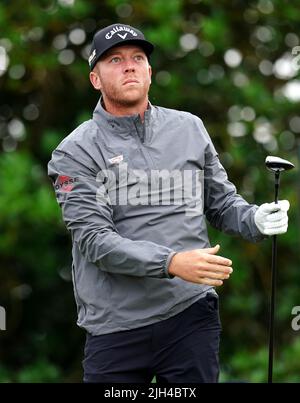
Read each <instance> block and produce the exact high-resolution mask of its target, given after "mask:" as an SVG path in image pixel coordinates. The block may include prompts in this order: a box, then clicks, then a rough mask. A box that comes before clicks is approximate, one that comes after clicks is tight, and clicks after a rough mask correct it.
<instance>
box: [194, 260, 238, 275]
mask: <svg viewBox="0 0 300 403" xmlns="http://www.w3.org/2000/svg"><path fill="white" fill-rule="evenodd" d="M198 270H199V272H202V271H204V273H205V272H214V273H217V274H219V275H220V274H231V273H232V272H233V269H232V267H231V266H230V267H229V266H223V265H218V264H211V263H208V264H207V265H206V266H205V267H203V266H201V267H199V269H198ZM205 277H206V275H205Z"/></svg>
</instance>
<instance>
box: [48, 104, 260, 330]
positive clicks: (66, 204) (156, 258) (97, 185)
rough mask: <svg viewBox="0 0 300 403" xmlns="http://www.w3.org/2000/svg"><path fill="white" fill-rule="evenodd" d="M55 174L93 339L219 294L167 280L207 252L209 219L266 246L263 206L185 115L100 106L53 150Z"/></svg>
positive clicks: (81, 311) (80, 302) (79, 297)
mask: <svg viewBox="0 0 300 403" xmlns="http://www.w3.org/2000/svg"><path fill="white" fill-rule="evenodd" d="M48 173H49V176H50V178H51V180H52V182H53V184H54V189H55V193H56V197H57V201H58V203H59V205H60V207H61V209H62V215H63V219H64V222H65V224H66V226H67V229H68V230H69V231H70V233H71V236H72V242H73V249H72V254H73V267H72V269H73V270H72V274H73V284H74V294H75V299H76V303H77V307H78V321H77V323H78V325H79V326H80V327H83V328H85V329H86V330H87V331H88V332H89V333H91V334H93V335H100V334H107V333H113V332H117V331H122V330H128V329H132V328H137V327H140V326H145V325H149V324H151V323H155V322H157V321H160V320H163V319H167V318H169V317H171V316H173V315H175V314H177V313H179V312H181V311H182V310H184V309H185V308H187V307H188V306H190V305H191V304H192V303H194V302H195V301H196V300H197V299H199V298H201V297H203V296H204V295H205V294H206V293H207V292H208V290H211V291H212V292H215V291H214V289H212V288H211V287H209V286H205V285H199V284H193V283H189V282H186V281H183V280H181V279H179V278H177V277H175V278H172V277H171V276H170V275H169V274H168V265H169V262H170V260H171V258H172V257H173V255H174V254H175V253H176V252H179V251H185V250H191V249H197V248H206V247H209V246H210V244H209V240H208V235H207V228H206V219H207V220H208V221H209V223H210V224H211V225H212V226H214V227H215V228H217V229H219V230H222V231H224V232H226V233H228V234H234V235H239V236H242V237H243V238H244V239H247V240H249V241H253V242H255V241H258V240H261V239H263V236H262V235H261V234H260V233H259V231H258V229H257V228H256V225H255V223H254V212H255V211H256V209H257V206H255V205H249V204H248V203H247V202H246V201H245V200H244V199H243V198H242V197H241V196H239V195H238V194H237V193H236V188H235V187H234V185H233V184H232V183H230V182H229V181H228V178H227V175H226V172H225V170H224V168H223V167H222V165H221V164H220V161H219V158H218V155H217V152H216V150H215V148H214V146H213V144H212V141H211V139H210V137H209V135H208V133H207V132H206V130H205V128H204V126H203V123H202V121H201V120H200V119H199V118H198V117H196V116H194V115H192V114H190V113H187V112H180V111H176V110H170V109H166V108H162V107H157V106H152V105H150V106H149V109H148V110H147V111H146V113H145V120H144V123H142V122H141V119H140V117H139V116H138V115H134V116H126V117H114V116H112V115H110V114H108V113H107V112H106V111H105V110H104V109H103V108H102V106H101V102H100V101H99V103H98V105H97V107H96V109H95V111H94V115H93V119H91V120H88V121H86V122H84V123H83V124H81V125H80V126H79V127H78V128H77V129H75V130H74V131H73V132H72V133H71V134H70V135H69V136H68V137H66V138H65V139H64V140H63V141H62V142H61V143H60V144H59V146H58V147H57V148H56V149H55V151H54V152H53V154H52V159H51V161H50V162H49V165H48ZM174 174H176V175H177V176H176V175H174ZM185 174H188V175H186V178H187V180H186V181H185V180H184V178H185V176H184V175H185ZM180 175H181V179H182V180H181V182H180ZM177 179H178V180H177ZM160 183H162V186H159V184H160ZM186 188H189V189H190V191H188V192H187V196H186V197H181V198H180V195H182V194H183V193H184V191H185V190H186ZM178 190H180V192H179V193H178ZM154 195H155V196H156V197H153V200H152V199H151V197H152V196H154ZM174 195H175V196H174Z"/></svg>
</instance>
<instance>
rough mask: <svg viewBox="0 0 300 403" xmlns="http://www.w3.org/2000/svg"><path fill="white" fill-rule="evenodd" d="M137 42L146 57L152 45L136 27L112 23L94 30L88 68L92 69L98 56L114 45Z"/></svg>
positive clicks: (150, 51)
mask: <svg viewBox="0 0 300 403" xmlns="http://www.w3.org/2000/svg"><path fill="white" fill-rule="evenodd" d="M129 43H131V44H137V45H138V46H140V47H141V48H143V50H144V52H145V53H146V55H147V57H149V55H150V54H151V53H152V52H153V49H154V46H153V45H152V43H151V42H149V41H147V40H146V39H145V37H144V34H143V33H142V32H141V31H139V30H138V29H136V28H133V27H131V26H129V25H124V24H113V25H109V26H108V27H106V28H103V29H101V30H100V31H98V32H96V34H95V35H94V38H93V42H92V48H91V53H90V57H89V65H90V69H91V70H93V68H94V67H95V65H96V63H97V62H98V60H99V58H100V57H101V56H102V55H103V54H104V53H105V52H106V51H107V50H109V49H111V48H113V47H114V46H122V45H126V44H129Z"/></svg>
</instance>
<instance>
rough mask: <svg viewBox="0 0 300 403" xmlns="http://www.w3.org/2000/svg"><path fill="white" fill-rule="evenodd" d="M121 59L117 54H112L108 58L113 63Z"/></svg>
mask: <svg viewBox="0 0 300 403" xmlns="http://www.w3.org/2000/svg"><path fill="white" fill-rule="evenodd" d="M120 61H121V58H120V57H118V56H114V57H112V58H111V59H110V62H111V63H113V64H116V63H119V62H120Z"/></svg>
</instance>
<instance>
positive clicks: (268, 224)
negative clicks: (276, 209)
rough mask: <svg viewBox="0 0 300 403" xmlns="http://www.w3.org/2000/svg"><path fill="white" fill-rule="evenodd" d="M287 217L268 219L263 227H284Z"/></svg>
mask: <svg viewBox="0 0 300 403" xmlns="http://www.w3.org/2000/svg"><path fill="white" fill-rule="evenodd" d="M288 221H289V219H288V217H284V218H282V219H281V220H279V221H272V222H270V221H268V222H266V223H265V229H271V228H278V227H284V226H286V225H287V224H288Z"/></svg>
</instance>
